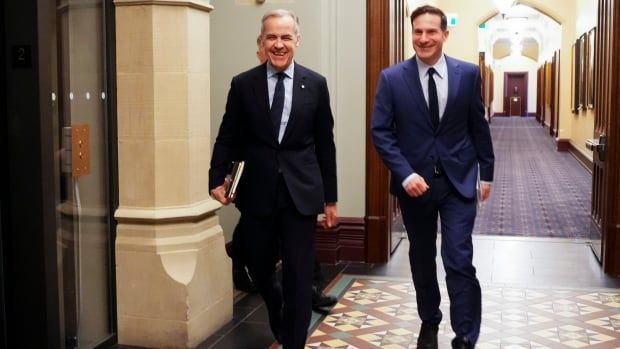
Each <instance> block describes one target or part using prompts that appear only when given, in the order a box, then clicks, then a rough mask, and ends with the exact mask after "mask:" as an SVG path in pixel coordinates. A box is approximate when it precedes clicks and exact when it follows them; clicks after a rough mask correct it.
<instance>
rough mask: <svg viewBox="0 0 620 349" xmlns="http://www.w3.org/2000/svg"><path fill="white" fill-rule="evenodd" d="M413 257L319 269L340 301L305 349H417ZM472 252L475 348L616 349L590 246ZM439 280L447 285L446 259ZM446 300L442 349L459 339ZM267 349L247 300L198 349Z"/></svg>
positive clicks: (484, 245) (505, 240) (478, 246)
mask: <svg viewBox="0 0 620 349" xmlns="http://www.w3.org/2000/svg"><path fill="white" fill-rule="evenodd" d="M438 245H439V242H438ZM408 249H409V243H408V241H407V240H406V239H405V240H402V242H401V243H400V246H399V247H398V249H396V251H395V252H394V254H393V255H392V257H391V259H390V261H389V262H388V263H385V264H373V263H367V264H363V263H362V264H360V263H341V264H337V265H323V266H322V268H323V272H324V274H325V277H326V279H327V280H332V282H331V283H330V284H329V285H328V287H327V292H329V293H331V294H333V295H336V296H339V299H340V301H339V304H338V305H337V306H336V307H335V308H334V309H332V311H331V313H330V314H329V315H327V316H322V315H320V314H317V313H313V317H312V324H311V328H310V333H311V336H310V337H309V340H308V346H307V347H306V348H311V349H318V348H322V349H327V348H339V349H340V348H360V349H366V348H387V349H397V348H414V347H415V342H416V340H417V338H416V336H417V333H418V329H419V325H420V323H419V320H418V317H417V311H416V303H415V298H414V291H413V288H412V286H411V283H410V281H411V272H410V270H409V261H408V253H407V251H408ZM474 251H475V253H474V263H475V265H476V267H477V269H478V278H479V280H480V283H481V284H482V289H483V310H484V317H483V319H482V332H481V335H480V340H479V342H478V345H477V346H476V348H483V349H484V348H498V349H516V348H565V349H566V348H595V349H596V348H600V349H603V348H620V332H618V331H620V278H616V277H611V276H608V275H605V274H604V273H603V272H602V271H601V268H600V265H599V264H598V262H597V261H596V258H595V257H594V255H593V253H592V252H591V250H590V247H589V246H588V244H587V242H585V241H583V240H573V239H557V238H556V239H550V238H529V237H497V236H496V237H490V236H480V235H475V236H474ZM438 274H439V275H438V276H439V278H440V280H443V279H444V276H445V275H444V274H443V267H442V264H441V262H440V259H438ZM443 292H444V296H443V301H442V307H443V310H444V314H445V315H444V316H445V318H444V321H442V326H441V332H440V338H441V339H440V340H441V344H440V347H439V348H440V349H443V348H450V345H449V341H450V339H451V338H452V336H453V333H452V329H451V328H450V325H449V312H448V311H447V306H448V297H447V296H446V295H445V289H444V290H443ZM411 343H413V344H414V345H413V346H411ZM270 347H271V348H274V349H275V348H277V346H275V345H273V337H272V335H271V332H270V330H269V325H268V320H267V312H266V310H265V306H264V305H263V302H262V299H261V298H260V296H258V295H256V294H250V295H243V296H242V297H240V298H239V299H238V300H237V301H236V302H235V305H234V313H233V319H232V320H231V321H230V322H229V323H228V324H226V325H225V326H223V327H222V328H221V329H220V330H218V331H217V332H216V333H215V334H213V336H211V337H209V338H208V339H207V340H206V341H205V342H203V343H201V345H200V346H199V347H198V348H199V349H207V348H208V349H254V348H256V349H260V348H270ZM119 349H136V348H130V347H127V346H119Z"/></svg>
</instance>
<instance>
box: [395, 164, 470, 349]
mask: <svg viewBox="0 0 620 349" xmlns="http://www.w3.org/2000/svg"><path fill="white" fill-rule="evenodd" d="M429 186H430V189H429V191H428V192H427V193H425V194H424V195H423V196H422V197H421V198H418V199H412V198H408V197H407V198H400V200H399V201H400V205H401V210H402V215H403V220H404V223H405V227H406V228H407V235H408V237H409V241H410V248H409V262H410V264H411V274H412V275H413V284H414V286H415V290H416V297H417V304H418V314H419V316H420V319H421V320H422V321H423V322H425V323H429V324H434V323H439V322H440V321H441V318H442V314H441V311H440V310H439V303H440V301H441V296H440V293H439V285H438V282H437V265H436V262H435V259H436V256H437V248H436V239H437V218H438V216H439V218H440V222H441V257H442V259H443V264H444V268H445V271H446V285H447V287H448V296H449V297H450V318H451V325H452V329H453V330H454V332H455V333H456V335H457V336H459V337H467V338H468V339H469V340H470V342H471V343H473V344H475V343H476V341H477V340H478V335H479V333H480V317H481V307H482V306H481V303H482V300H481V298H482V297H481V291H480V284H479V282H478V279H477V278H476V269H475V268H474V266H473V264H472V258H473V245H472V239H471V234H472V231H473V227H474V220H475V217H476V200H475V199H467V198H464V197H462V196H461V195H460V194H459V193H458V192H457V191H456V189H454V187H453V186H452V185H451V184H450V181H449V180H448V178H447V177H445V176H439V177H435V178H433V179H432V180H431V181H430V183H429Z"/></svg>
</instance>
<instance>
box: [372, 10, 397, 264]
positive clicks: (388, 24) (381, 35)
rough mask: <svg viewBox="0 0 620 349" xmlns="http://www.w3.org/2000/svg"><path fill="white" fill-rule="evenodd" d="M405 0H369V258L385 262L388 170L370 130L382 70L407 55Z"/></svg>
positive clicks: (387, 234) (388, 213)
mask: <svg viewBox="0 0 620 349" xmlns="http://www.w3.org/2000/svg"><path fill="white" fill-rule="evenodd" d="M404 16H405V2H404V0H391V1H390V0H368V1H367V2H366V18H367V19H366V20H367V22H366V217H365V220H366V252H367V253H366V261H367V262H371V263H372V262H386V261H387V260H388V258H389V250H390V247H389V246H390V224H391V219H390V216H391V214H392V209H391V207H390V193H389V172H388V170H387V168H386V167H385V165H384V164H383V162H382V161H381V159H380V158H379V155H378V154H377V152H376V150H375V148H374V145H373V143H372V138H371V134H370V120H371V117H372V108H373V103H374V97H375V90H376V88H377V82H378V79H379V74H380V72H381V70H383V69H384V68H386V67H388V66H389V65H391V64H393V63H396V62H398V61H401V60H402V59H403V55H404V38H403V31H404V30H405V29H404Z"/></svg>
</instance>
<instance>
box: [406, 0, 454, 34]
mask: <svg viewBox="0 0 620 349" xmlns="http://www.w3.org/2000/svg"><path fill="white" fill-rule="evenodd" d="M425 13H429V14H431V15H437V16H439V18H441V30H443V31H445V30H447V29H448V17H446V14H445V13H443V11H442V10H440V9H439V8H437V7H435V6H431V5H424V6H420V7H418V8H416V9H415V10H413V12H411V16H410V17H409V18H410V19H411V29H412V30H413V29H414V28H413V20H414V19H416V18H417V17H419V16H421V15H423V14H425Z"/></svg>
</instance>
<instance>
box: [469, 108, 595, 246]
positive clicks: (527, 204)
mask: <svg viewBox="0 0 620 349" xmlns="http://www.w3.org/2000/svg"><path fill="white" fill-rule="evenodd" d="M491 134H492V137H493V147H494V150H495V179H494V181H493V191H492V193H491V197H490V198H489V200H488V201H487V202H485V203H484V204H483V205H482V207H481V208H480V209H479V210H478V217H477V219H476V225H475V227H474V233H476V234H486V235H511V236H536V237H565V238H587V237H588V235H589V224H590V223H589V222H590V203H591V186H592V176H591V175H590V174H589V173H588V171H586V169H585V168H583V166H581V165H580V164H579V163H578V162H577V160H576V159H575V158H574V157H573V156H572V155H571V154H569V153H568V152H558V151H556V144H555V141H554V139H553V138H552V137H550V136H549V133H548V130H547V129H545V128H543V127H541V126H540V124H538V123H537V122H536V120H535V119H534V118H531V117H496V118H493V121H492V123H491Z"/></svg>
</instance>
